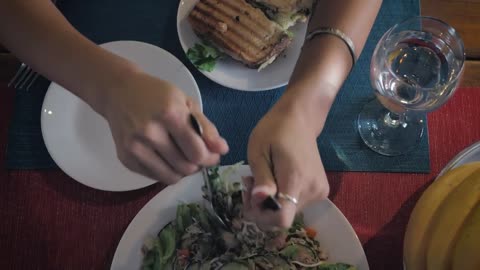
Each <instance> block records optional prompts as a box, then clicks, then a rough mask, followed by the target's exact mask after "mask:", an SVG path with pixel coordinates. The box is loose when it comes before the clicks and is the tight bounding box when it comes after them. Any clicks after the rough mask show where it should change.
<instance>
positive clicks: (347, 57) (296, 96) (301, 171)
mask: <svg viewBox="0 0 480 270" xmlns="http://www.w3.org/2000/svg"><path fill="white" fill-rule="evenodd" d="M381 4H382V1H381V0H365V1H358V0H335V1H333V0H319V1H318V2H317V4H316V8H315V10H314V13H313V15H312V18H311V20H310V22H309V25H308V29H309V31H312V30H314V29H317V28H318V27H328V28H337V29H339V30H340V31H342V32H344V33H345V34H346V35H347V36H348V37H350V38H351V39H352V41H353V42H354V44H355V49H356V51H355V54H356V56H357V57H358V56H359V55H360V53H361V51H362V49H363V46H364V44H365V42H366V40H367V37H368V35H369V32H370V30H371V28H372V26H373V23H374V21H375V18H376V15H377V13H378V11H379V9H380V6H381ZM351 68H352V57H351V54H350V51H349V48H348V46H347V45H346V44H345V43H344V42H343V41H342V40H341V39H340V38H338V37H336V36H334V35H330V34H322V35H317V36H315V37H314V38H313V39H311V40H310V41H306V42H305V44H304V47H303V50H302V53H301V55H300V57H299V59H298V61H297V64H296V66H295V70H294V72H293V74H292V76H291V78H290V82H289V85H288V87H287V89H286V91H285V93H284V94H283V96H282V97H281V98H280V100H279V101H278V102H277V103H276V104H275V105H274V106H273V107H272V109H271V110H270V111H269V112H268V113H267V114H266V115H265V116H264V117H263V118H262V119H261V120H260V122H259V123H258V124H257V126H256V127H255V129H254V130H253V132H252V134H251V136H250V140H249V145H248V161H249V164H250V166H251V168H252V172H253V178H250V179H246V180H245V181H246V183H245V186H246V187H250V191H249V192H248V193H249V195H248V196H246V197H247V201H249V202H250V205H247V209H249V211H248V212H249V213H247V215H248V216H249V217H250V218H251V219H253V220H255V221H256V222H257V223H258V224H259V225H260V226H262V227H266V228H269V227H288V226H290V225H291V224H292V222H293V219H294V217H295V213H296V212H297V211H298V210H301V209H302V208H303V207H305V206H306V205H308V204H310V203H312V202H313V201H318V200H322V199H325V198H326V197H327V196H328V194H329V184H328V181H327V176H326V173H325V169H324V167H323V163H322V160H321V158H320V153H319V151H318V147H317V142H316V139H317V137H318V136H319V135H320V133H321V132H322V129H323V127H324V124H325V121H326V119H327V116H328V112H329V110H330V108H331V106H332V103H333V102H334V100H335V97H336V95H337V93H338V91H339V89H340V88H341V86H342V84H343V82H344V81H345V79H346V78H347V76H348V74H349V73H350V70H351ZM349 91H355V89H349ZM326 158H328V157H326ZM277 191H279V192H281V193H283V194H287V195H289V196H291V197H294V198H297V199H298V205H295V204H294V203H292V202H291V201H288V200H282V201H281V203H282V209H281V210H280V211H277V212H274V211H270V210H264V209H262V208H261V203H262V202H263V200H265V198H266V197H267V196H269V195H275V194H276V192H277Z"/></svg>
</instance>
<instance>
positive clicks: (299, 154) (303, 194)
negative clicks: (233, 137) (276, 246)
mask: <svg viewBox="0 0 480 270" xmlns="http://www.w3.org/2000/svg"><path fill="white" fill-rule="evenodd" d="M279 103H281V102H279ZM279 103H277V105H276V106H274V107H273V108H272V110H271V111H270V112H268V113H267V114H266V115H265V116H264V118H263V119H262V120H261V121H260V122H259V123H258V125H257V126H256V128H255V129H254V130H253V132H252V134H251V137H250V140H249V144H248V161H249V164H250V166H251V169H252V173H253V177H252V178H247V179H245V180H244V182H245V186H246V189H247V191H246V192H244V202H245V214H246V216H247V218H249V219H251V220H253V221H255V222H256V223H257V224H258V225H259V226H261V227H263V228H275V227H281V228H286V227H289V226H291V224H292V222H293V220H294V218H295V214H296V213H297V211H299V210H301V209H302V208H303V207H305V206H307V205H308V204H310V203H312V202H314V201H318V200H323V199H325V198H327V196H328V193H329V185H328V181H327V176H326V174H325V170H324V168H323V164H322V160H321V158H320V154H319V151H318V147H317V141H316V139H317V136H318V131H317V129H318V128H316V126H318V125H316V124H313V123H310V122H309V121H308V119H307V118H306V117H305V114H303V113H302V112H296V111H295V110H290V109H288V106H282V104H279ZM322 126H323V125H322ZM314 127H315V128H314ZM277 187H278V192H280V193H283V194H284V195H287V196H291V197H293V198H295V199H297V200H298V204H295V203H294V202H292V201H291V200H288V199H285V198H283V199H282V198H280V199H279V202H280V203H281V204H282V208H281V210H279V211H272V210H265V209H262V207H261V204H262V202H263V201H264V200H265V198H267V196H269V195H272V196H274V195H275V194H276V193H277Z"/></svg>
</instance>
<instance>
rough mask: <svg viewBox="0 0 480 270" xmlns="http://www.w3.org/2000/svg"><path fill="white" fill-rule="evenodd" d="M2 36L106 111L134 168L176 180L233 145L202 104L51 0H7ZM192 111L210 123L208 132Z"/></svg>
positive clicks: (1, 6) (1, 10) (121, 152)
mask: <svg viewBox="0 0 480 270" xmlns="http://www.w3.org/2000/svg"><path fill="white" fill-rule="evenodd" d="M0 42H1V43H2V44H3V45H4V46H5V47H6V48H8V49H9V50H10V51H11V52H13V53H14V54H15V55H16V56H17V57H18V58H19V59H21V60H22V61H24V62H25V63H26V64H28V65H29V66H31V67H32V68H33V69H34V70H36V71H38V72H39V73H40V74H42V75H44V76H45V77H47V78H49V79H50V80H52V81H55V82H56V83H58V84H60V85H62V86H63V87H64V88H65V89H68V90H69V91H70V92H72V93H73V94H74V95H76V96H78V97H79V98H81V99H83V100H84V101H85V102H86V103H87V104H89V105H90V106H91V107H92V108H93V109H94V110H95V111H96V112H98V113H99V114H101V115H102V116H103V117H104V118H105V119H106V120H107V122H108V123H109V126H110V129H111V131H112V136H113V139H114V141H115V146H116V150H117V156H118V158H119V160H120V161H121V162H122V163H123V164H124V165H125V166H126V167H127V168H129V169H131V170H133V171H136V172H138V173H140V174H143V175H145V176H147V177H149V178H152V179H154V180H158V181H160V182H162V183H164V184H173V183H175V182H177V181H178V180H180V179H181V178H182V177H183V176H185V175H190V174H192V173H194V172H195V171H197V170H198V168H199V167H201V166H212V165H215V164H217V162H218V161H219V159H220V155H222V154H225V153H226V152H227V151H228V145H227V143H226V141H225V140H224V139H223V138H221V137H220V135H219V134H218V131H217V129H216V128H215V126H214V125H213V124H212V123H211V122H210V121H209V120H208V119H207V118H206V117H205V116H204V115H203V114H202V112H201V111H200V110H199V106H198V104H196V103H195V102H194V101H193V100H191V99H190V98H189V97H187V96H186V95H185V94H183V92H182V91H180V90H179V89H178V88H176V87H175V86H174V85H172V84H170V83H168V82H167V81H164V80H161V79H158V78H155V77H153V76H150V75H148V74H146V73H145V72H143V71H142V70H140V68H138V67H137V66H136V65H135V64H133V63H131V62H129V61H127V60H126V59H124V58H122V57H119V56H117V55H115V54H113V53H110V52H108V51H107V50H104V49H102V48H101V47H100V46H97V45H96V44H94V43H93V42H91V41H90V40H88V39H87V38H86V37H84V36H83V35H81V34H80V33H79V32H78V31H77V30H75V29H74V28H73V27H72V25H70V23H69V22H68V21H67V20H66V18H65V17H63V15H62V14H61V13H60V11H59V10H58V9H56V7H55V6H54V5H53V4H52V2H51V1H50V0H28V1H23V0H21V1H18V0H0ZM190 115H194V116H195V118H196V119H197V121H199V123H200V125H201V126H202V127H203V130H204V133H203V135H202V137H200V136H198V135H197V134H196V133H195V130H194V129H193V128H192V126H191V123H190Z"/></svg>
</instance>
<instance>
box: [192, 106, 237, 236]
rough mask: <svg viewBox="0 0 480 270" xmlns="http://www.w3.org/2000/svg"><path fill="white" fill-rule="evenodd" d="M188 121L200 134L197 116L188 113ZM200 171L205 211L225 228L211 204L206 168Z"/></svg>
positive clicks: (201, 130)
mask: <svg viewBox="0 0 480 270" xmlns="http://www.w3.org/2000/svg"><path fill="white" fill-rule="evenodd" d="M190 123H191V125H192V127H193V129H194V130H195V132H196V133H197V134H198V135H199V136H202V135H203V129H202V126H201V125H200V123H199V122H198V120H197V118H195V116H193V114H190ZM201 171H202V177H203V182H204V184H205V189H206V190H205V193H206V197H207V198H206V208H207V211H208V212H209V213H210V215H211V216H212V218H213V219H214V221H215V222H216V223H218V225H220V226H221V227H223V228H224V229H227V228H228V227H227V225H226V224H225V222H224V221H223V219H222V218H221V217H220V215H218V214H217V211H216V210H215V207H214V206H213V191H212V185H211V184H210V179H209V177H208V171H207V168H205V167H202V168H201Z"/></svg>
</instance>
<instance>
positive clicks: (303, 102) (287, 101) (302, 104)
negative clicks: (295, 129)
mask: <svg viewBox="0 0 480 270" xmlns="http://www.w3.org/2000/svg"><path fill="white" fill-rule="evenodd" d="M337 90H338V88H337V87H335V86H333V85H330V84H328V83H322V84H316V85H314V86H313V87H311V86H306V85H299V84H296V85H289V86H288V88H287V90H286V92H285V93H284V95H283V96H282V97H281V98H280V100H279V101H278V103H277V104H276V105H275V107H274V110H277V111H278V112H279V113H282V114H286V115H292V116H294V117H296V118H297V120H298V121H302V122H303V125H304V126H306V127H308V129H310V130H311V132H312V134H313V135H315V136H316V137H317V136H319V135H320V133H321V132H322V129H323V127H324V124H325V121H326V120H327V117H328V113H329V111H330V108H331V106H332V104H333V102H334V101H335V96H336V93H337Z"/></svg>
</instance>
